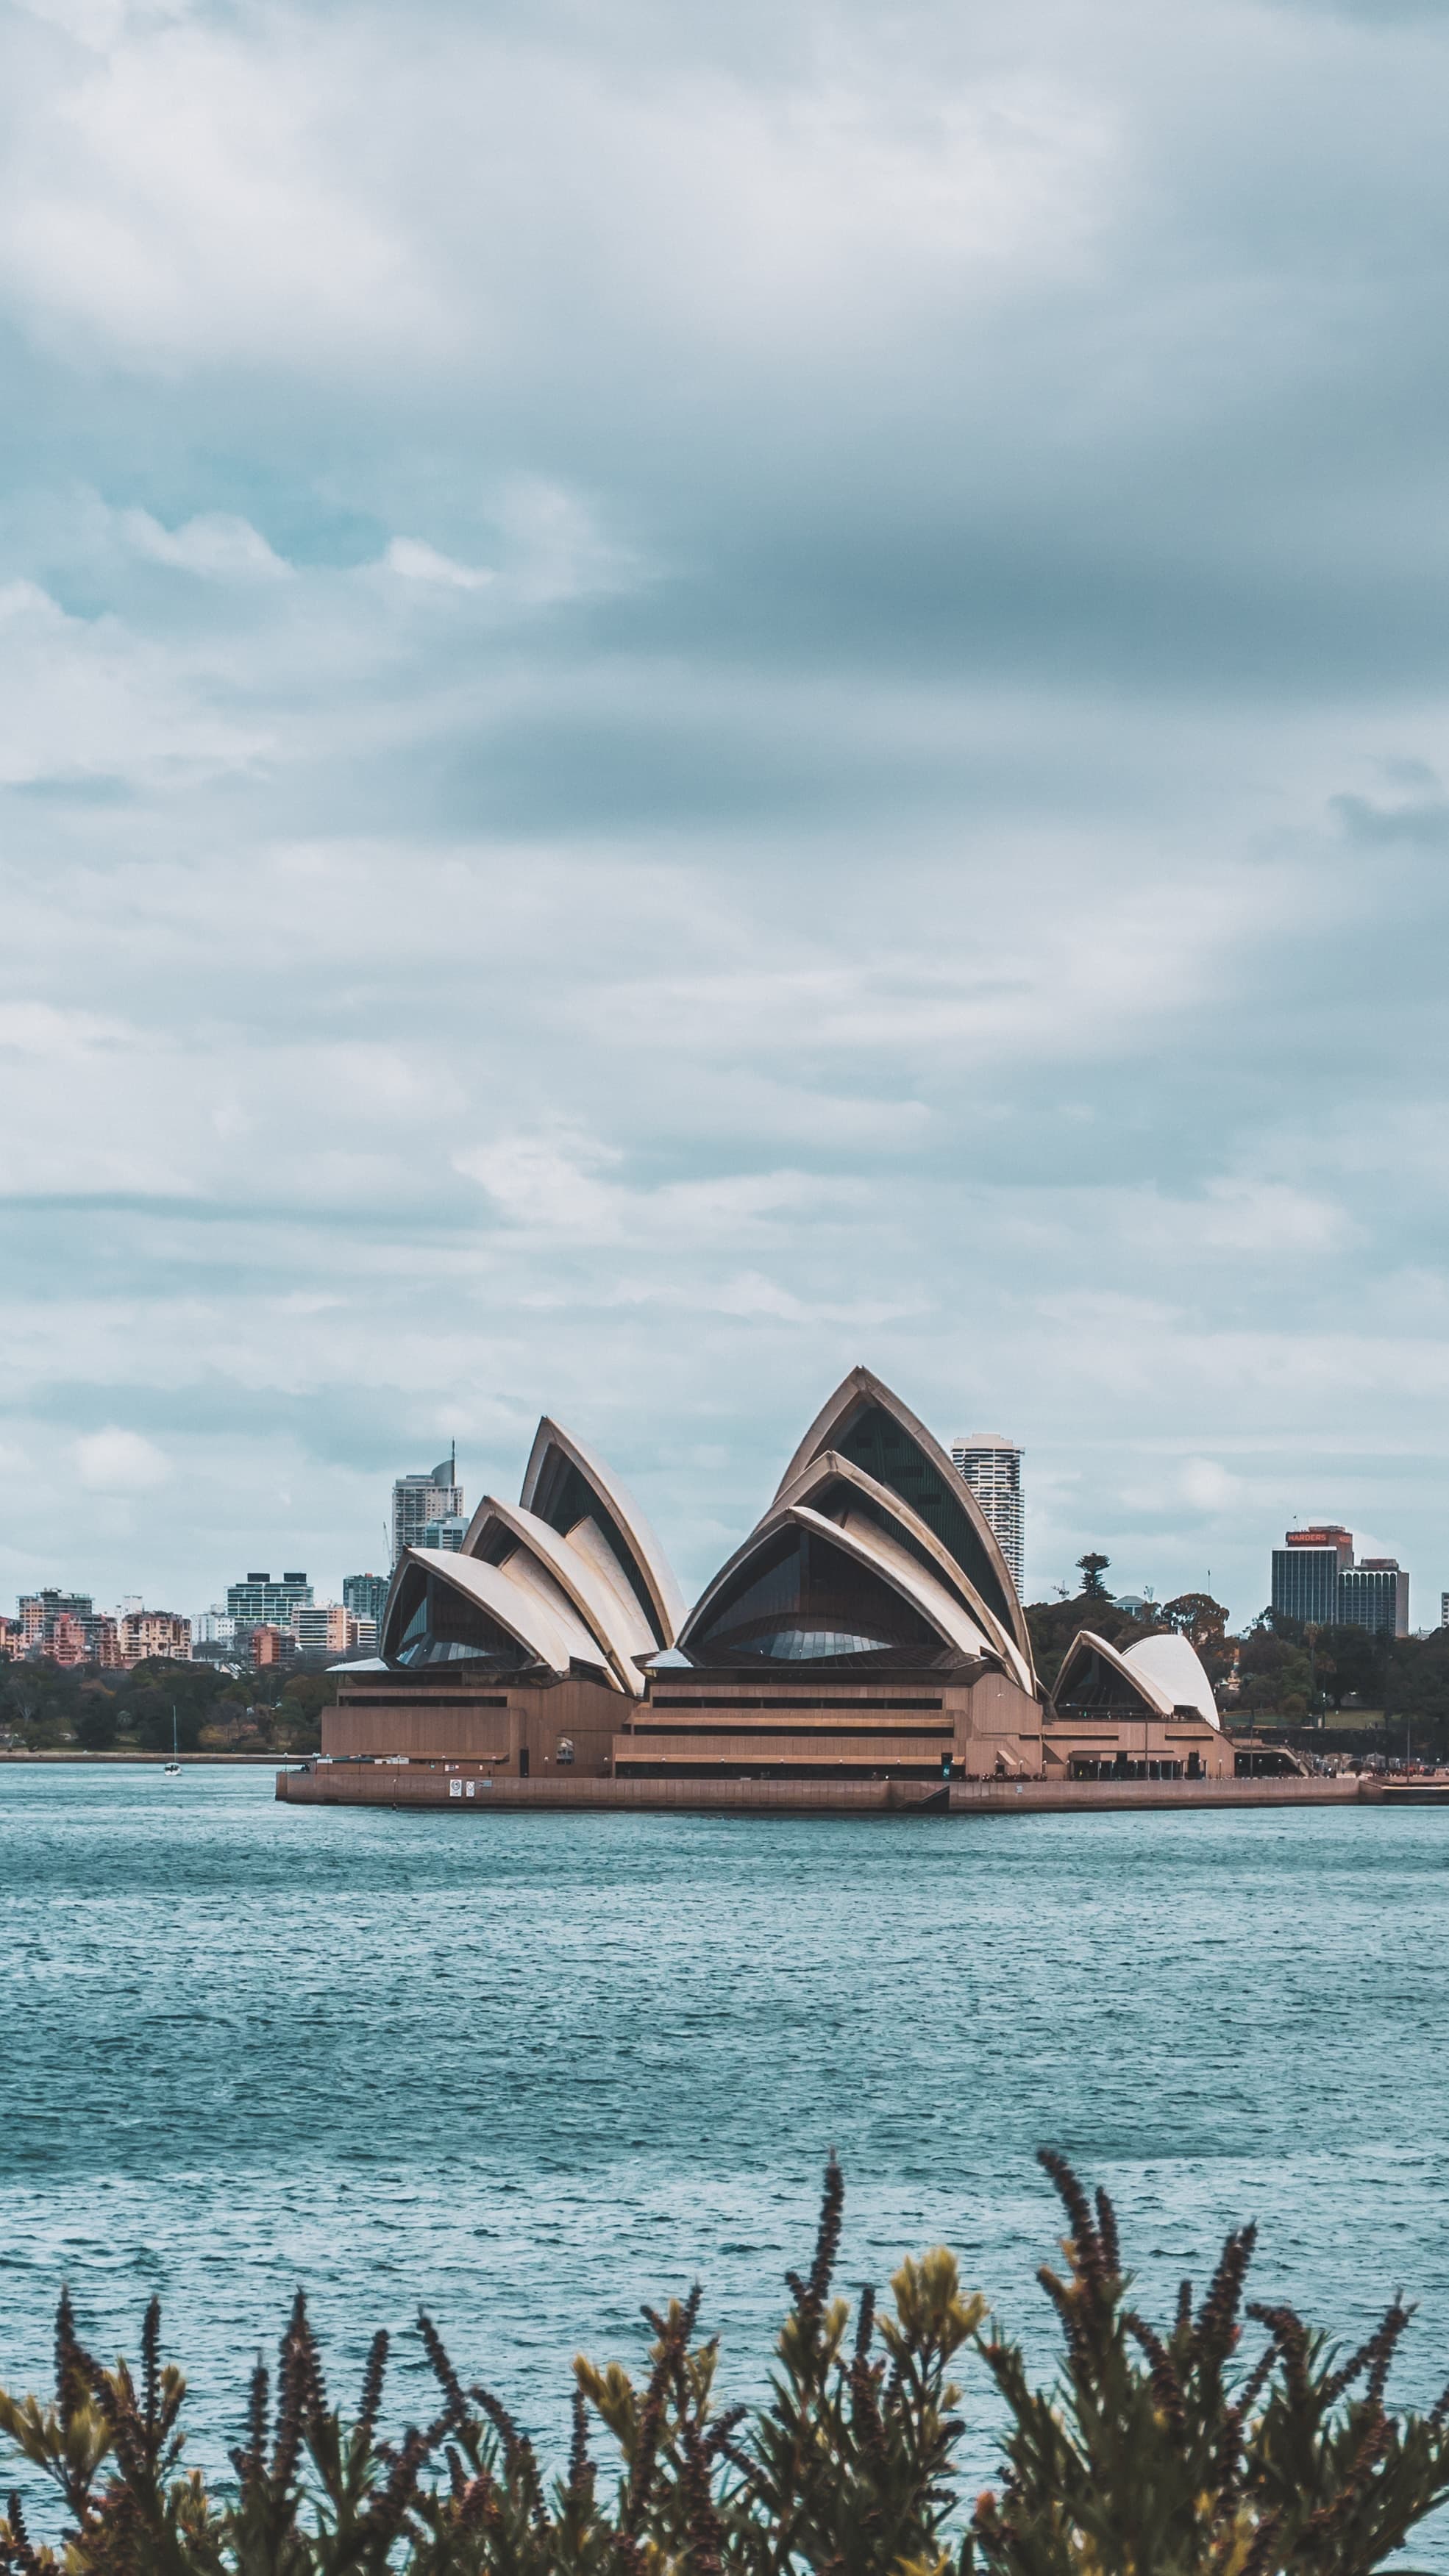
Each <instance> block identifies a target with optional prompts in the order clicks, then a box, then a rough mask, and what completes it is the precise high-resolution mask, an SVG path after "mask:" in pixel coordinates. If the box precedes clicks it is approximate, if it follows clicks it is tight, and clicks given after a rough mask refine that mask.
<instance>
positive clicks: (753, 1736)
mask: <svg viewBox="0 0 1449 2576" xmlns="http://www.w3.org/2000/svg"><path fill="white" fill-rule="evenodd" d="M379 1646H380V1652H379V1654H378V1656H377V1658H376V1659H375V1660H373V1661H370V1662H368V1663H365V1664H354V1665H350V1666H347V1667H345V1668H343V1669H342V1670H341V1672H340V1674H339V1698H338V1704H337V1707H336V1708H335V1709H334V1710H331V1711H329V1712H327V1715H326V1718H325V1723H324V1737H323V1763H324V1765H327V1766H329V1767H330V1766H331V1765H335V1764H337V1763H344V1764H346V1763H362V1764H374V1765H375V1764H377V1763H379V1762H384V1763H394V1764H397V1763H403V1762H406V1763H408V1764H411V1765H418V1764H421V1765H425V1766H433V1767H435V1768H436V1769H437V1770H438V1771H439V1772H446V1773H447V1774H448V1779H447V1784H446V1786H447V1793H448V1794H450V1795H452V1796H473V1795H475V1794H476V1793H477V1790H478V1789H479V1788H480V1787H488V1786H497V1787H499V1788H500V1789H501V1788H503V1787H504V1786H505V1785H506V1784H507V1783H509V1782H521V1781H523V1780H532V1781H534V1782H543V1781H545V1780H550V1781H554V1782H557V1783H559V1784H560V1786H562V1784H563V1783H564V1782H565V1781H567V1782H570V1783H574V1784H577V1786H578V1788H579V1790H580V1791H582V1790H583V1788H584V1784H585V1783H586V1782H590V1781H592V1782H595V1783H599V1784H602V1783H603V1782H605V1781H612V1782H613V1783H615V1784H618V1791H617V1793H618V1794H620V1795H622V1794H623V1791H624V1784H627V1783H634V1784H637V1786H636V1791H635V1792H633V1793H631V1802H632V1801H633V1798H634V1797H635V1796H637V1797H638V1799H639V1802H640V1803H644V1802H647V1801H646V1797H645V1792H646V1789H647V1786H648V1784H653V1787H654V1788H655V1789H656V1790H657V1791H658V1792H659V1793H660V1794H661V1796H665V1795H667V1796H668V1798H669V1800H670V1802H671V1803H675V1802H677V1801H679V1800H680V1799H681V1798H684V1799H685V1800H687V1798H688V1795H689V1794H690V1792H691V1790H692V1789H693V1790H696V1791H698V1793H699V1795H700V1797H701V1800H702V1801H708V1799H709V1797H710V1795H711V1793H710V1791H709V1790H708V1789H707V1788H706V1785H705V1784H708V1783H717V1782H734V1783H755V1784H762V1785H763V1784H773V1786H774V1788H775V1789H776V1790H777V1791H778V1792H779V1793H780V1795H781V1798H782V1800H784V1799H785V1798H786V1795H787V1792H789V1791H790V1790H791V1788H792V1784H793V1790H794V1793H795V1794H797V1795H799V1796H801V1797H802V1799H803V1796H804V1794H805V1793H806V1792H807V1789H808V1788H809V1787H811V1786H813V1788H814V1790H815V1791H816V1792H819V1791H822V1790H824V1789H825V1788H826V1787H827V1785H830V1784H833V1785H834V1786H836V1787H839V1786H841V1785H844V1784H856V1787H857V1789H863V1787H864V1784H867V1783H877V1784H879V1783H887V1784H900V1783H907V1782H915V1783H918V1784H926V1785H927V1786H929V1787H930V1788H931V1789H932V1790H934V1791H935V1792H936V1793H938V1794H939V1795H940V1797H941V1799H942V1802H943V1803H944V1802H947V1801H948V1800H949V1794H950V1792H949V1784H950V1783H951V1782H953V1781H960V1782H967V1781H973V1780H974V1781H980V1780H996V1781H1001V1780H1013V1781H1026V1780H1029V1779H1033V1778H1037V1779H1039V1778H1043V1777H1045V1778H1047V1779H1051V1778H1055V1779H1058V1780H1062V1781H1066V1780H1082V1781H1086V1780H1094V1779H1102V1778H1104V1777H1105V1778H1110V1779H1122V1778H1127V1779H1133V1780H1144V1779H1154V1780H1156V1779H1162V1780H1174V1779H1184V1780H1195V1779H1215V1778H1222V1777H1231V1776H1232V1773H1233V1769H1234V1753H1233V1747H1232V1745H1231V1743H1230V1742H1229V1740H1228V1738H1227V1737H1226V1735H1225V1734H1224V1731H1223V1729H1222V1726H1221V1724H1220V1722H1219V1718H1218V1714H1217V1711H1216V1709H1215V1707H1214V1705H1213V1697H1212V1692H1211V1690H1210V1688H1209V1686H1208V1682H1207V1677H1206V1675H1205V1673H1204V1671H1203V1668H1202V1665H1201V1664H1200V1662H1199V1661H1198V1658H1197V1656H1196V1655H1195V1654H1194V1652H1193V1650H1192V1648H1191V1646H1190V1645H1189V1644H1188V1643H1187V1641H1186V1639H1184V1638H1182V1637H1180V1636H1176V1635H1157V1636H1149V1637H1146V1638H1144V1639H1143V1640H1142V1642H1141V1643H1139V1644H1136V1645H1134V1646H1133V1647H1132V1648H1131V1650H1130V1651H1129V1652H1128V1653H1126V1654H1122V1653H1119V1652H1118V1651H1117V1650H1116V1649H1115V1648H1114V1647H1113V1646H1111V1645H1110V1644H1108V1643H1107V1642H1106V1640H1105V1639H1103V1638H1100V1637H1097V1636H1095V1635H1093V1634H1092V1633H1091V1632H1090V1631H1084V1632H1083V1633H1082V1634H1081V1635H1079V1636H1078V1637H1077V1638H1076V1640H1075V1641H1074V1643H1073V1645H1072V1646H1071V1648H1070V1650H1069V1652H1068V1653H1067V1656H1066V1658H1065V1660H1064V1662H1063V1664H1062V1667H1061V1670H1060V1673H1059V1674H1058V1676H1057V1679H1056V1682H1055V1685H1054V1687H1053V1689H1052V1690H1051V1692H1050V1693H1048V1692H1046V1691H1044V1690H1043V1688H1042V1687H1041V1685H1040V1683H1039V1681H1038V1678H1037V1674H1036V1671H1035V1668H1034V1665H1033V1661H1032V1644H1031V1636H1030V1633H1029V1630H1028V1627H1027V1622H1026V1619H1025V1616H1024V1614H1023V1611H1022V1606H1021V1603H1020V1602H1019V1600H1018V1599H1017V1596H1016V1591H1015V1587H1014V1585H1013V1583H1012V1580H1011V1575H1010V1573H1009V1571H1008V1568H1007V1565H1006V1561H1005V1559H1004V1557H1003V1555H1002V1553H1001V1550H1000V1548H999V1547H998V1545H997V1543H996V1540H995V1538H994V1537H993V1535H992V1532H991V1530H990V1528H989V1526H988V1524H987V1522H986V1520H985V1519H984V1517H983V1515H982V1512H981V1509H980V1507H979V1505H978V1503H977V1501H976V1498H975V1496H974V1495H973V1493H972V1491H971V1489H970V1487H969V1485H967V1484H966V1483H965V1482H964V1480H963V1478H962V1477H961V1476H960V1475H959V1474H958V1472H957V1470H956V1468H955V1467H954V1466H953V1464H952V1461H951V1458H950V1455H949V1453H948V1452H947V1451H946V1450H945V1449H943V1447H942V1446H941V1444H940V1442H939V1441H938V1440H936V1439H935V1438H934V1437H933V1436H932V1434H931V1433H930V1432H929V1431H928V1430H927V1429H926V1427H925V1425H924V1424H923V1423H921V1422H919V1421H918V1420H917V1419H916V1417H915V1415H914V1414H912V1413H911V1412H910V1411H909V1410H908V1409H907V1407H906V1406H905V1405H904V1404H902V1403H901V1401H900V1399H899V1398H898V1397H897V1396H895V1395H893V1394H892V1393H891V1391H890V1389H889V1388H888V1387H886V1386H884V1385H882V1384H881V1382H880V1380H879V1379H878V1378H876V1377H873V1376H872V1375H871V1374H870V1372H869V1371H868V1370H866V1369H863V1368H858V1369H853V1370H852V1371H851V1374H850V1375H849V1377H847V1378H846V1380H845V1381H844V1383H843V1385H841V1386H839V1387H837V1389H836V1391H835V1393H834V1394H833V1395H832V1396H831V1398H830V1400H829V1402H828V1403H827V1404H826V1405H825V1406H824V1407H823V1408H822V1410H821V1411H820V1413H819V1414H817V1416H816V1418H815V1420H814V1422H812V1424H811V1425H810V1428H809V1430H808V1431H807V1432H806V1434H805V1437H804V1439H803V1440H802V1441H801V1442H800V1445H799V1447H798V1448H797V1449H796V1451H795V1453H794V1456H793V1457H792V1458H791V1460H790V1462H789V1464H788V1466H787V1467H786V1469H785V1472H784V1474H783V1476H782V1477H781V1479H780V1483H779V1486H778V1488H777V1490H776V1492H775V1495H774V1497H773V1499H772V1501H771V1502H770V1504H769V1506H768V1508H767V1510H766V1511H765V1512H764V1513H763V1515H762V1516H761V1518H760V1519H759V1520H758V1521H757V1522H756V1524H755V1527H754V1528H753V1529H752V1530H751V1531H750V1533H749V1536H748V1537H747V1538H746V1539H745V1540H744V1541H743V1543H742V1545H741V1546H739V1547H738V1548H736V1550H735V1552H734V1554H733V1555H732V1556H731V1557H729V1558H728V1560H727V1561H726V1563H725V1564H723V1565H722V1566H721V1567H720V1569H719V1571H718V1573H717V1574H715V1576H714V1577H713V1579H712V1580H711V1581H710V1582H709V1583H708V1584H706V1586H705V1589H704V1591H703V1592H702V1593H701V1594H700V1597H699V1599H698V1600H697V1601H696V1602H695V1603H694V1606H693V1607H692V1608H687V1607H686V1605H685V1602H684V1600H683V1599H682V1597H681V1594H680V1590H679V1586H678V1584H677V1583H676V1581H675V1578H674V1575H673V1573H672V1571H671V1569H670V1566H669V1563H668V1560H667V1559H666V1557H665V1555H664V1553H663V1550H662V1549H661V1547H660V1545H659V1543H658V1540H657V1539H656V1538H655V1537H654V1534H653V1532H652V1531H651V1530H650V1528H649V1526H648V1524H647V1522H646V1521H645V1520H644V1518H643V1516H642V1514H641V1513H640V1512H639V1510H638V1509H637V1507H636V1505H635V1504H634V1503H633V1501H632V1500H631V1499H630V1496H629V1495H628V1493H627V1492H626V1491H625V1489H624V1488H623V1486H622V1485H621V1484H620V1483H619V1482H618V1480H617V1478H616V1477H614V1476H613V1475H612V1474H611V1473H610V1471H609V1469H608V1468H607V1467H606V1466H605V1465H604V1463H603V1461H602V1460H601V1459H599V1458H598V1457H596V1456H595V1455H594V1454H593V1452H592V1451H591V1450H590V1449H588V1448H586V1447H585V1445H584V1444H583V1442H581V1441H579V1440H576V1439H574V1438H573V1437H572V1436H571V1435H570V1434H569V1433H568V1432H567V1431H565V1430H563V1429H562V1428H561V1427H560V1426H559V1424H558V1423H556V1422H553V1421H550V1420H548V1419H545V1420H544V1421H543V1422H541V1423H540V1425H539V1428H538V1435H537V1437H536V1439H535V1441H534V1444H533V1451H532V1454H531V1456H530V1458H529V1461H528V1467H527V1471H526V1473H525V1475H524V1479H523V1490H522V1492H521V1494H520V1496H519V1499H518V1501H517V1503H516V1504H514V1503H505V1502H499V1501H497V1500H495V1499H494V1498H493V1497H491V1496H490V1497H488V1498H487V1499H485V1501H484V1502H483V1503H481V1504H480V1506H479V1508H478V1510H477V1512H476V1513H475V1514H474V1516H473V1519H472V1522H471V1523H470V1525H469V1528H468V1532H467V1535H466V1538H465V1539H464V1542H463V1546H462V1548H461V1551H460V1552H459V1553H458V1554H456V1555H444V1554H440V1553H438V1552H436V1551H433V1550H423V1549H418V1548H409V1549H407V1550H405V1551H404V1553H403V1555H402V1557H401V1558H400V1560H399V1563H398V1566H397V1570H396V1573H395V1575H394V1577H393V1582H392V1589H391V1592H390V1595H389V1598H388V1603H387V1609H386V1612H385V1615H384V1620H383V1625H382V1630H381V1634H380V1638H379ZM332 1777H333V1781H334V1784H335V1785H336V1786H337V1787H340V1786H341V1783H340V1781H338V1780H337V1778H336V1774H335V1772H334V1773H333V1774H332Z"/></svg>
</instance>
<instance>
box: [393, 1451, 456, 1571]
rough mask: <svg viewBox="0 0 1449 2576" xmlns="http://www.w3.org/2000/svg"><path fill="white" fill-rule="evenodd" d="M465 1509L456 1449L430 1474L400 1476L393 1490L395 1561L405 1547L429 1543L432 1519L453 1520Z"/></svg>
mask: <svg viewBox="0 0 1449 2576" xmlns="http://www.w3.org/2000/svg"><path fill="white" fill-rule="evenodd" d="M462 1508H463V1488H462V1486H461V1485H460V1484H459V1482H458V1460H457V1452H456V1450H453V1451H450V1452H449V1454H448V1456H447V1457H446V1458H440V1459H439V1461H438V1463H437V1465H436V1467H432V1468H430V1469H429V1470H428V1472H427V1474H426V1475H418V1476H399V1477H398V1479H397V1481H396V1483H395V1484H394V1486H393V1489H392V1561H393V1564H394V1565H396V1563H397V1561H398V1558H399V1557H400V1556H401V1555H402V1552H403V1550H404V1548H407V1547H422V1546H424V1545H425V1544H426V1542H425V1540H424V1537H423V1532H424V1530H425V1529H426V1528H427V1526H428V1523H429V1521H445V1520H452V1519H453V1518H454V1516H455V1515H456V1514H457V1513H460V1512H461V1511H462Z"/></svg>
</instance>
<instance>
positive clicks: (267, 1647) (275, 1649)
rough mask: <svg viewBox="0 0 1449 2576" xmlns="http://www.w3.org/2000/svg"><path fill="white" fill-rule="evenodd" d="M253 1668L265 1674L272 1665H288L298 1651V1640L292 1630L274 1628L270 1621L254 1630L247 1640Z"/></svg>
mask: <svg viewBox="0 0 1449 2576" xmlns="http://www.w3.org/2000/svg"><path fill="white" fill-rule="evenodd" d="M247 1649H248V1652H249V1654H250V1656H251V1659H252V1663H253V1666H254V1667H255V1669H256V1670H257V1671H258V1672H264V1671H265V1670H266V1669H267V1667H268V1666H269V1665H272V1664H288V1663H290V1662H291V1660H292V1658H293V1656H294V1655H295V1654H296V1651H297V1640H296V1638H295V1637H294V1636H293V1634H292V1631H291V1629H290V1628H274V1627H273V1626H272V1625H271V1623H270V1621H264V1622H263V1623H262V1625H261V1626H260V1627H257V1628H253V1630H252V1631H251V1635H250V1637H249V1638H248V1640H247Z"/></svg>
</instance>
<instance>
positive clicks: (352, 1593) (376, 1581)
mask: <svg viewBox="0 0 1449 2576" xmlns="http://www.w3.org/2000/svg"><path fill="white" fill-rule="evenodd" d="M388 1582H389V1577H388V1576H387V1575H385V1574H346V1575H344V1576H343V1578H342V1599H343V1603H344V1605H345V1607H346V1608H347V1609H349V1610H350V1611H352V1612H353V1614H354V1616H355V1617H357V1618H359V1619H370V1620H371V1621H372V1622H373V1625H374V1627H376V1626H378V1625H379V1624H380V1623H381V1619H382V1614H383V1612H384V1610H385V1609H386V1608H387V1593H388Z"/></svg>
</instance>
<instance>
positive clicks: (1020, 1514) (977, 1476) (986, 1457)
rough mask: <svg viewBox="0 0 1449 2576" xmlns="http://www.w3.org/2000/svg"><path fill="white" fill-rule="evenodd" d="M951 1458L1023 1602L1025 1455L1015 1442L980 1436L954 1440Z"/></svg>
mask: <svg viewBox="0 0 1449 2576" xmlns="http://www.w3.org/2000/svg"><path fill="white" fill-rule="evenodd" d="M951 1457H952V1461H953V1463H954V1465H955V1468H956V1473H957V1474H958V1476H963V1477H964V1478H965V1480H966V1482H967V1484H968V1485H969V1486H970V1488H971V1491H972V1493H973V1494H974V1495H975V1497H976V1500H977V1501H978V1503H979V1504H980V1505H981V1512H982V1517H983V1519H984V1520H985V1522H986V1525H987V1527H988V1529H989V1530H990V1531H991V1534H992V1536H993V1538H994V1539H995V1541H996V1544H997V1546H998V1547H999V1548H1000V1550H1001V1553H1002V1555H1003V1556H1004V1557H1005V1559H1006V1563H1007V1570H1008V1572H1009V1573H1010V1576H1011V1579H1012V1582H1013V1583H1014V1584H1015V1586H1016V1597H1017V1599H1018V1601H1019V1600H1020V1599H1021V1596H1022V1590H1023V1587H1024V1585H1025V1582H1026V1523H1025V1512H1024V1505H1023V1502H1022V1493H1021V1460H1022V1452H1021V1450H1020V1449H1018V1448H1017V1447H1016V1444H1015V1442H1014V1441H1011V1440H999V1439H997V1438H996V1437H995V1435H994V1434H992V1433H991V1432H979V1433H978V1434H977V1435H976V1437H975V1438H974V1439H971V1440H965V1439H962V1440H953V1441H952V1443H951Z"/></svg>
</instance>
